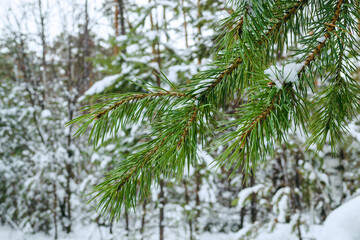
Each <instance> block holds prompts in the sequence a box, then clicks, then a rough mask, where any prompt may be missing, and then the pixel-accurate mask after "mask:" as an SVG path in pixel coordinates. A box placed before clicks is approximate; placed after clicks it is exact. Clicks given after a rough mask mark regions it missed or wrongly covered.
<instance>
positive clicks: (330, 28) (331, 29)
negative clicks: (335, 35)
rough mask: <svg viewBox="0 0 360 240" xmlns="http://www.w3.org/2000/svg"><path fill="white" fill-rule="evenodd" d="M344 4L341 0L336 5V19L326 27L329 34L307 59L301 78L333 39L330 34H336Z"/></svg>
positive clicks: (301, 71) (300, 72)
mask: <svg viewBox="0 0 360 240" xmlns="http://www.w3.org/2000/svg"><path fill="white" fill-rule="evenodd" d="M343 3H344V0H339V1H338V3H337V5H336V8H335V14H334V17H333V19H332V21H331V24H325V25H326V27H327V32H326V34H325V36H324V37H325V39H324V40H323V41H322V42H321V43H320V44H319V45H318V46H317V47H316V48H315V50H314V52H313V53H312V54H310V55H309V56H308V57H307V58H306V60H305V63H304V66H303V67H302V68H301V70H300V71H299V73H298V76H299V78H300V75H301V74H302V73H303V72H304V71H305V69H306V67H309V66H310V64H311V62H312V61H314V60H315V57H316V56H317V55H319V54H320V52H321V50H322V48H323V47H324V46H325V44H326V41H327V40H328V39H329V38H330V37H331V34H330V33H331V32H334V30H335V27H336V25H335V23H336V22H337V21H338V20H339V17H340V11H341V6H342V4H343Z"/></svg>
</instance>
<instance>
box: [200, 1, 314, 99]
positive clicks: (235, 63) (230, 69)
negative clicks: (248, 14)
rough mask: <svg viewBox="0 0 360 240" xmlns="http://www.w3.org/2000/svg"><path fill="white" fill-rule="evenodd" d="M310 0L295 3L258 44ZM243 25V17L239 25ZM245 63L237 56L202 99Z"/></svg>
mask: <svg viewBox="0 0 360 240" xmlns="http://www.w3.org/2000/svg"><path fill="white" fill-rule="evenodd" d="M307 2H308V0H300V1H298V2H296V3H295V4H294V6H293V7H292V8H290V10H289V11H288V12H287V13H286V14H285V15H284V16H283V17H282V18H281V19H280V20H279V21H278V22H277V23H276V24H275V25H274V26H273V27H272V28H271V29H269V30H268V31H267V32H266V33H265V34H264V36H263V38H262V39H260V40H259V41H258V45H259V46H261V45H262V44H263V43H265V42H266V41H268V40H269V38H270V37H271V36H272V35H274V34H275V33H276V32H279V30H280V28H281V27H282V26H283V25H284V24H286V23H287V22H288V21H289V20H290V19H291V18H292V17H293V16H294V15H295V14H296V13H297V11H298V10H300V9H302V8H303V6H304V5H305V4H306V3H307ZM240 24H241V26H243V24H244V23H243V18H241V21H240V23H239V25H240ZM242 63H243V58H242V57H237V58H236V59H235V60H234V61H233V63H232V64H230V65H229V66H228V67H227V68H226V69H225V70H224V71H222V72H221V73H220V74H219V75H218V76H217V77H216V79H215V81H214V82H212V83H211V85H210V86H209V87H207V89H206V90H205V91H204V92H202V94H201V98H200V99H201V100H204V99H205V96H206V95H207V94H209V93H210V92H211V91H212V90H213V89H214V88H216V86H217V85H219V83H220V82H221V81H223V80H224V79H225V78H226V77H227V76H229V75H230V74H232V73H233V72H234V71H235V70H236V69H237V68H238V67H239V66H240V65H241V64H242Z"/></svg>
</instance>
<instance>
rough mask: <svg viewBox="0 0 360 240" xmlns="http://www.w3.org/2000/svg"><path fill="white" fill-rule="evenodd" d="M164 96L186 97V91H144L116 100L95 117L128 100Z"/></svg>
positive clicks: (97, 117) (96, 117) (98, 117)
mask: <svg viewBox="0 0 360 240" xmlns="http://www.w3.org/2000/svg"><path fill="white" fill-rule="evenodd" d="M163 96H173V97H179V98H180V97H184V96H186V95H185V94H184V93H180V92H155V93H144V94H136V95H133V96H129V97H127V98H125V99H123V100H121V101H119V102H116V103H115V104H114V105H112V106H111V107H109V108H107V109H105V110H103V111H101V112H100V113H97V114H96V115H95V119H100V118H101V117H102V116H104V115H105V114H107V113H108V112H110V111H111V110H114V109H116V108H118V107H119V106H121V105H123V104H124V103H127V102H131V101H137V100H141V99H144V98H146V97H154V98H156V97H163Z"/></svg>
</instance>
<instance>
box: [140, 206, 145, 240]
mask: <svg viewBox="0 0 360 240" xmlns="http://www.w3.org/2000/svg"><path fill="white" fill-rule="evenodd" d="M142 209H143V214H142V217H141V228H140V234H141V240H144V231H145V223H146V200H144V202H143V206H142Z"/></svg>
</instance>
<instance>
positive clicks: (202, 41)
mask: <svg viewBox="0 0 360 240" xmlns="http://www.w3.org/2000/svg"><path fill="white" fill-rule="evenodd" d="M5 2H6V1H5ZM10 6H11V8H9V9H6V10H4V9H3V10H2V12H1V16H0V17H1V20H0V21H1V25H0V26H1V34H0V136H1V138H0V224H1V225H2V226H1V227H0V238H1V239H159V240H165V239H166V240H169V239H190V240H195V239H259V240H260V239H299V240H302V239H317V237H318V232H319V231H320V230H321V228H322V226H323V223H324V221H325V220H326V219H327V217H328V215H329V214H330V213H331V212H332V211H333V210H334V209H335V208H337V207H339V206H340V205H341V204H342V203H344V202H346V201H347V200H349V199H351V198H353V197H354V196H356V195H358V194H359V193H360V190H359V187H360V168H359V167H360V161H359V155H360V144H359V143H360V125H359V124H358V122H357V121H354V122H352V123H350V134H349V136H348V138H347V144H346V148H343V149H340V151H339V154H338V155H337V156H334V155H331V149H330V146H327V145H326V146H325V147H324V149H323V150H322V151H320V152H317V151H315V149H310V150H307V151H305V148H304V147H303V143H304V141H305V139H303V137H302V136H301V135H300V134H299V133H298V132H293V133H292V134H291V136H289V141H290V142H289V145H288V146H285V145H284V146H278V148H277V150H276V155H275V157H274V158H271V159H268V161H267V162H266V163H263V164H262V165H261V166H260V167H258V169H257V171H256V172H254V173H253V174H252V175H251V177H250V179H249V181H247V182H244V181H243V180H244V178H243V177H244V174H243V173H242V172H241V170H238V174H237V175H236V177H234V178H230V179H229V174H230V173H229V172H228V171H225V169H214V168H212V167H211V162H212V161H213V158H214V157H216V156H217V154H219V152H212V153H211V154H209V153H207V152H206V151H205V150H204V151H201V152H199V153H198V154H199V156H200V158H201V159H202V160H203V162H202V164H201V165H200V166H198V167H197V168H194V169H190V171H189V172H188V173H187V176H186V177H185V178H184V179H183V180H182V182H174V181H162V182H160V184H159V186H155V185H154V186H153V188H152V192H151V194H150V196H149V197H148V200H147V201H145V202H144V203H143V204H142V205H141V206H139V207H137V209H136V211H135V212H134V211H125V212H124V213H123V216H122V218H121V219H120V221H119V222H116V221H114V222H111V221H109V220H108V218H106V217H101V216H100V215H99V214H98V213H97V212H96V211H92V209H93V207H94V204H95V203H94V202H91V203H90V204H87V201H88V200H89V199H90V197H91V196H87V194H88V193H89V192H91V188H92V187H93V186H94V185H96V184H97V183H99V181H100V180H101V178H102V177H103V175H104V173H105V172H106V171H108V170H110V169H113V168H114V166H115V165H116V164H117V163H118V162H119V161H121V160H122V159H124V157H125V156H126V154H128V153H129V152H130V151H131V148H132V146H134V145H135V144H136V143H138V142H141V141H143V138H144V135H146V133H148V130H149V126H148V125H147V124H146V123H145V122H144V123H143V124H139V125H137V126H132V127H131V128H128V129H127V130H126V131H121V132H120V133H119V134H118V136H117V138H116V139H108V140H107V141H106V142H105V144H103V145H102V146H99V147H98V148H96V149H93V147H92V144H88V143H87V137H86V136H83V137H80V138H78V139H74V138H73V137H72V135H73V134H74V132H75V131H76V128H75V127H74V126H70V127H65V124H66V123H67V122H68V121H70V120H71V119H73V118H74V117H76V116H78V115H80V114H81V112H80V111H79V109H80V108H81V107H82V106H84V105H87V104H91V103H94V96H96V95H97V94H102V93H125V92H134V91H143V90H142V89H141V88H140V87H139V86H138V85H137V84H136V83H142V82H141V80H144V81H146V82H147V83H148V84H150V85H156V86H162V85H163V84H165V83H163V82H162V80H161V78H160V77H159V76H158V75H159V74H160V73H161V72H162V73H164V74H165V75H166V77H167V78H168V79H169V80H170V81H172V82H175V83H177V84H181V83H186V82H189V81H191V78H192V76H193V75H194V74H196V73H197V72H198V71H199V70H201V69H205V68H206V64H207V63H208V62H210V61H211V60H212V49H213V48H214V47H215V43H216V41H215V40H216V39H217V38H218V37H220V36H221V34H222V31H223V29H221V28H220V27H219V26H220V24H219V22H220V20H221V19H222V18H224V17H225V16H228V15H229V14H231V13H232V11H233V8H232V7H231V5H230V4H227V3H226V1H225V0H192V1H190V0H171V1H166V0H148V1H135V0H103V1H100V0H97V1H88V0H62V1H50V0H28V1H12V3H11V4H10V1H9V3H8V7H10ZM280 57H282V54H281V53H279V58H280ZM357 65H358V66H359V65H360V64H359V63H358V64H357ZM140 79H141V80H140ZM129 80H131V81H129ZM239 102H240V101H234V103H233V104H230V105H228V106H224V112H228V113H231V112H233V111H234V109H235V108H236V107H237V106H238V104H239ZM218 151H221V149H219V150H218ZM359 209H360V208H358V210H359ZM354 211H355V210H354ZM359 211H360V210H359ZM359 215H360V212H359ZM338 224H339V226H340V225H341V224H346V223H345V222H344V221H342V222H339V223H338ZM338 239H340V238H338Z"/></svg>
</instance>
